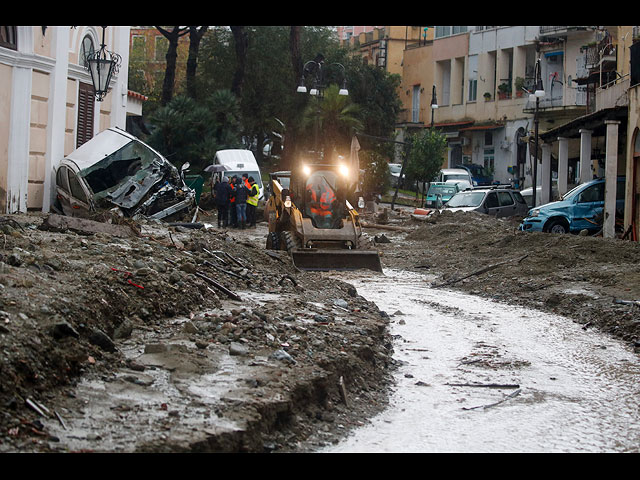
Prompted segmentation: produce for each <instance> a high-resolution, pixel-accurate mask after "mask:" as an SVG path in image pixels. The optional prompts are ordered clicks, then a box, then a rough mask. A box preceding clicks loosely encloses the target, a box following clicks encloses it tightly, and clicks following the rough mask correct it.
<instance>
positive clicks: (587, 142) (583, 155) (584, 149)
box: [579, 129, 593, 183]
mask: <svg viewBox="0 0 640 480" xmlns="http://www.w3.org/2000/svg"><path fill="white" fill-rule="evenodd" d="M592 133H593V132H592V131H591V130H585V129H580V181H579V183H585V182H588V181H590V180H593V175H592V174H591V134H592Z"/></svg>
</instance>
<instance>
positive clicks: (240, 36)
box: [231, 26, 249, 98]
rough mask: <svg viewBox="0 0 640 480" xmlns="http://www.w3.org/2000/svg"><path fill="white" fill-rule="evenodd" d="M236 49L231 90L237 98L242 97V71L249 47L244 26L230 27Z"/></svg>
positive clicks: (243, 71)
mask: <svg viewBox="0 0 640 480" xmlns="http://www.w3.org/2000/svg"><path fill="white" fill-rule="evenodd" d="M231 32H232V33H233V39H234V40H235V49H236V70H235V73H234V75H233V83H232V84H231V92H232V93H233V94H234V95H235V96H236V97H238V98H241V97H242V86H243V84H244V73H245V68H246V61H247V50H248V48H249V35H248V34H247V32H246V31H245V27H238V26H233V27H231Z"/></svg>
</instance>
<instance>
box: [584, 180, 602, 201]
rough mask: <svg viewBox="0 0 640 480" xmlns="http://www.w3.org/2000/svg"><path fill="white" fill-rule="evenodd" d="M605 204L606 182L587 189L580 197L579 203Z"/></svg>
mask: <svg viewBox="0 0 640 480" xmlns="http://www.w3.org/2000/svg"><path fill="white" fill-rule="evenodd" d="M589 202H604V182H602V183H598V184H596V185H593V186H591V187H589V188H586V189H585V190H584V191H583V192H582V193H581V194H580V196H579V197H578V203H589Z"/></svg>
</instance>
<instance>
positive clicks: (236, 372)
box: [0, 215, 393, 452]
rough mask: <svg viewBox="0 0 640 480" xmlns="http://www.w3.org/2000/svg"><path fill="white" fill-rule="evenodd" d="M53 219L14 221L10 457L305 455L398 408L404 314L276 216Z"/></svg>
mask: <svg viewBox="0 0 640 480" xmlns="http://www.w3.org/2000/svg"><path fill="white" fill-rule="evenodd" d="M47 218H48V217H47V216H46V215H24V216H20V215H11V216H9V217H6V218H5V219H4V220H3V221H2V222H1V223H0V226H1V227H2V235H1V236H0V237H1V238H0V242H1V244H0V245H1V250H0V352H1V353H0V354H1V355H2V358H1V359H0V451H5V452H17V451H19V452H25V451H54V452H57V451H61V452H67V451H125V452H131V451H156V452H157V451H272V450H276V451H277V450H286V449H289V450H295V449H296V446H297V442H298V440H299V439H303V438H306V437H308V436H309V435H310V434H311V433H313V432H317V431H321V432H325V433H326V435H325V437H326V440H318V441H319V442H321V443H322V442H323V441H324V442H326V441H330V440H329V439H330V438H331V435H332V432H333V431H336V430H343V429H347V428H349V427H350V426H353V425H357V424H358V422H359V421H360V419H361V418H364V417H360V416H359V415H358V414H354V413H353V412H354V411H355V410H358V411H362V412H363V414H365V413H366V414H371V413H372V412H373V411H375V410H376V409H380V408H382V407H383V405H384V400H385V392H384V386H385V385H386V384H387V382H388V379H389V377H388V375H389V370H390V368H389V367H390V366H391V365H392V363H393V362H392V360H391V354H392V348H391V342H390V339H389V338H388V334H387V331H386V325H387V323H388V316H387V315H386V314H385V313H384V312H381V311H379V310H378V308H377V307H376V306H375V305H373V304H370V303H369V302H367V301H366V300H364V299H363V298H362V297H360V296H359V295H358V294H357V292H356V291H355V289H354V288H353V287H351V286H350V285H348V284H346V283H343V282H340V281H338V280H335V279H332V278H330V277H329V276H322V275H321V274H312V273H302V272H296V271H295V270H294V269H293V268H292V265H291V263H290V259H289V258H288V256H287V255H286V253H284V252H267V251H266V250H265V248H264V242H265V238H266V230H265V227H264V224H262V225H259V228H258V229H257V230H244V231H223V230H219V229H213V228H211V229H210V228H201V229H193V228H184V227H180V226H176V227H168V226H167V225H166V224H161V223H154V222H141V223H140V224H139V225H137V226H136V229H134V230H138V231H139V232H138V233H139V235H136V234H133V235H127V234H126V233H125V234H124V235H122V236H116V235H113V234H112V233H113V232H110V231H108V229H107V231H106V232H105V233H87V232H86V231H81V230H75V231H74V230H70V229H57V230H59V231H56V229H51V228H47V229H44V225H45V223H46V222H45V220H47ZM214 221H215V218H214ZM269 253H271V255H270V254H269ZM216 385H217V389H216V388H214V387H216ZM196 387H197V388H200V389H201V391H196ZM320 425H324V427H322V428H321V427H320ZM327 425H328V426H327ZM132 432H135V433H134V434H132Z"/></svg>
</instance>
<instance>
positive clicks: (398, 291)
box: [321, 269, 640, 452]
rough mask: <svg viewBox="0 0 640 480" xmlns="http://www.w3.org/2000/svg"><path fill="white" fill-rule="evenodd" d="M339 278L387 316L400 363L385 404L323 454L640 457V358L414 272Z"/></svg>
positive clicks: (558, 322)
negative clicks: (435, 284)
mask: <svg viewBox="0 0 640 480" xmlns="http://www.w3.org/2000/svg"><path fill="white" fill-rule="evenodd" d="M341 278H343V279H344V280H346V281H349V282H351V283H352V284H353V285H354V286H355V287H356V288H357V290H358V293H359V294H360V295H362V296H363V297H365V298H366V299H367V300H370V301H373V302H375V303H376V304H377V305H378V307H379V308H380V309H381V310H384V311H386V312H387V313H388V314H389V315H391V316H392V322H391V333H392V334H393V335H394V338H395V344H394V349H395V352H396V353H395V357H396V358H397V359H398V360H399V361H401V362H402V364H403V366H402V367H401V368H400V369H399V371H398V372H397V374H396V381H397V385H396V387H395V392H394V393H393V395H392V398H391V402H390V407H389V408H388V409H387V410H386V411H385V412H383V413H382V414H380V415H379V416H377V417H375V418H374V419H372V421H371V423H370V424H368V425H366V426H364V427H362V428H359V429H357V430H356V431H355V432H353V433H352V434H351V435H350V436H349V437H348V438H347V439H346V440H344V441H343V442H341V443H339V444H337V445H335V446H332V447H330V448H327V449H324V450H321V451H322V452H638V451H640V409H639V408H638V398H639V394H640V360H639V359H638V357H637V355H636V354H634V353H633V352H632V351H631V349H630V348H629V347H628V346H627V345H625V344H623V343H622V342H620V341H618V340H616V339H613V338H611V337H609V336H607V335H605V334H602V333H598V332H597V331H594V330H585V329H583V328H582V327H581V325H579V324H578V323H574V322H572V321H571V320H569V319H566V318H563V317H559V316H555V315H550V314H545V313H540V312H538V311H535V310H532V309H525V308H519V307H513V306H509V305H505V304H501V303H496V302H492V301H489V300H486V299H482V298H479V297H475V296H470V295H466V294H463V293H459V292H452V291H446V290H445V289H433V288H430V287H429V283H430V281H432V280H433V279H432V278H429V277H425V276H420V275H417V274H411V273H408V272H394V271H392V270H388V269H385V275H384V276H383V275H375V274H372V275H370V276H368V277H366V278H363V277H361V276H360V277H358V276H356V275H354V276H352V278H351V279H349V278H345V275H342V277H341ZM390 279H391V280H392V281H391V282H390V281H389V280H390Z"/></svg>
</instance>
